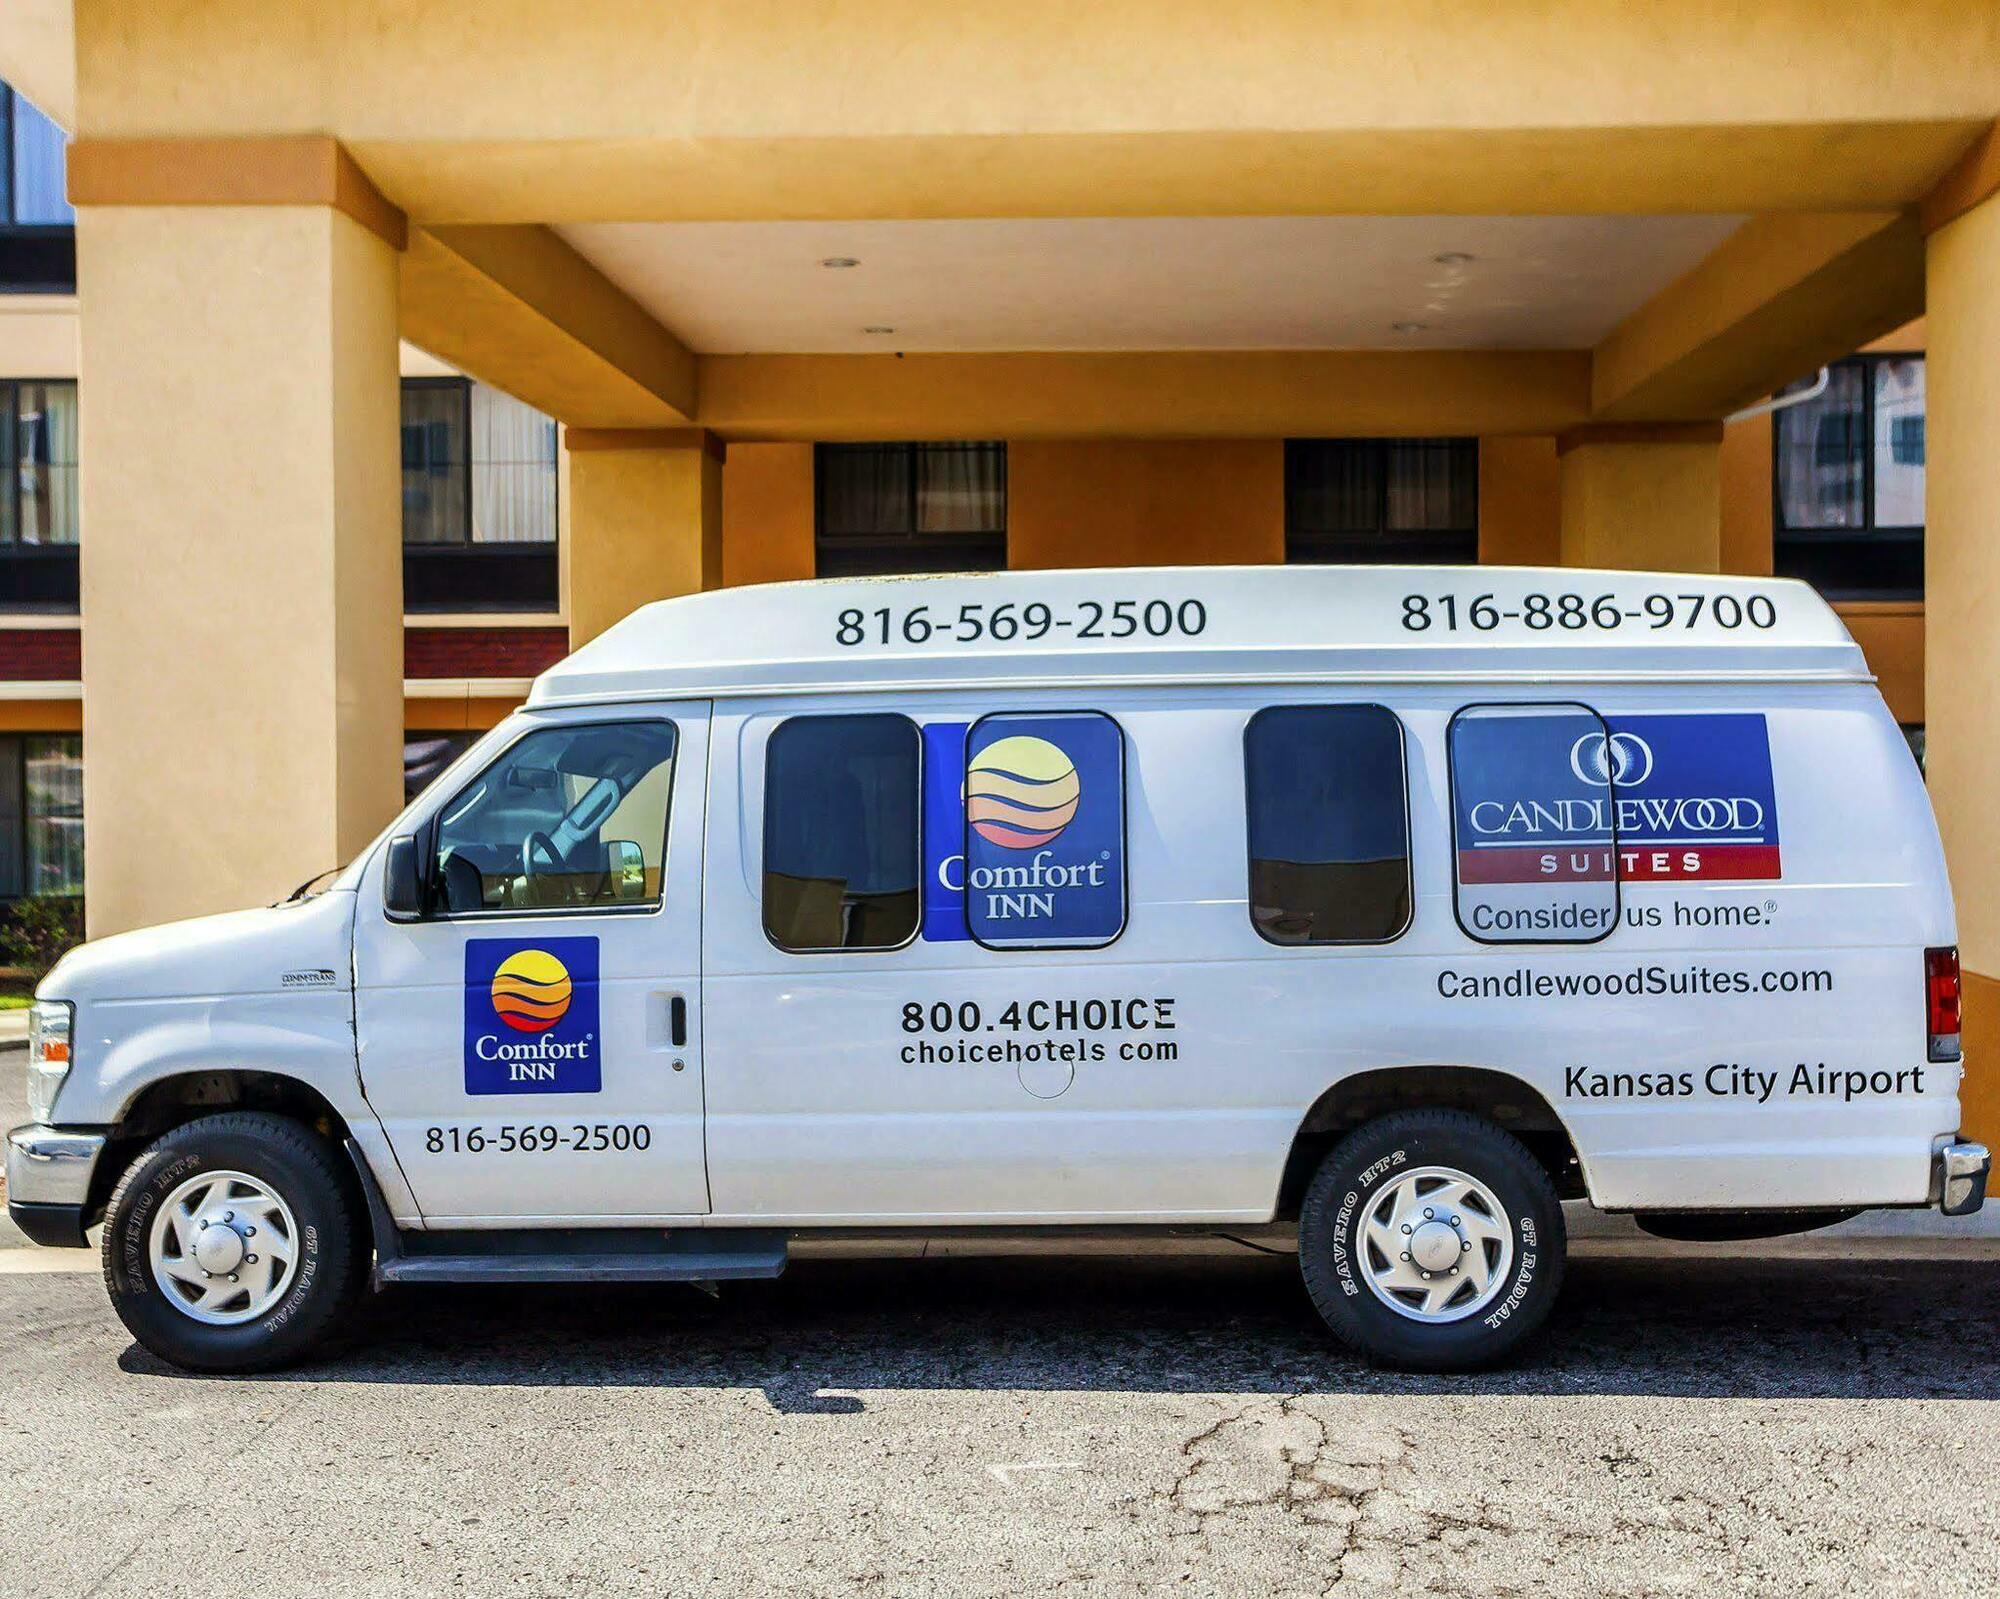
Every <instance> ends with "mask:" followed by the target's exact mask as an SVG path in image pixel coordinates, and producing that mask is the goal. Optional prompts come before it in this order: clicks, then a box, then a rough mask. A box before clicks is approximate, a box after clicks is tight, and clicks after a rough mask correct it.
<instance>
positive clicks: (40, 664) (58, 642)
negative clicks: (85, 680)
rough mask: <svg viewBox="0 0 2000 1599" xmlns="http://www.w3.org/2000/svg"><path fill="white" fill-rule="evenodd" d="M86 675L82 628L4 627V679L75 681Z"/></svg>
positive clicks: (0, 651)
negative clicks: (84, 670) (84, 673)
mask: <svg viewBox="0 0 2000 1599" xmlns="http://www.w3.org/2000/svg"><path fill="white" fill-rule="evenodd" d="M82 676H83V631H82V629H80V628H74V627H10V628H0V682H13V683H74V682H77V681H78V680H80V679H81V678H82Z"/></svg>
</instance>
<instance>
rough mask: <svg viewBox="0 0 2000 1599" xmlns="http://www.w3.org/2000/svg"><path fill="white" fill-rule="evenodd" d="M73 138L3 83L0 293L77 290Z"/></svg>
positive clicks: (0, 102) (0, 104)
mask: <svg viewBox="0 0 2000 1599" xmlns="http://www.w3.org/2000/svg"><path fill="white" fill-rule="evenodd" d="M68 144H69V138H68V136H67V135H66V134H65V133H64V132H63V131H62V129H61V128H59V127H57V126H56V125H55V124H54V123H53V122H51V121H50V120H49V119H48V118H47V117H45V116H43V115H42V113H41V112H40V111H38V110H36V109H35V107H34V105H33V104H32V103H31V102H29V101H28V100H26V99H24V98H23V97H22V96H20V95H18V94H16V93H15V92H14V91H13V90H12V89H10V88H8V87H7V86H6V85H5V84H4V83H0V293H8V294H37V293H41V294H74V293H75V292H76V213H75V212H74V211H72V210H71V209H70V205H69V201H68V200H67V199H66V198H65V197H64V181H63V165H64V151H65V149H66V148H67V147H68Z"/></svg>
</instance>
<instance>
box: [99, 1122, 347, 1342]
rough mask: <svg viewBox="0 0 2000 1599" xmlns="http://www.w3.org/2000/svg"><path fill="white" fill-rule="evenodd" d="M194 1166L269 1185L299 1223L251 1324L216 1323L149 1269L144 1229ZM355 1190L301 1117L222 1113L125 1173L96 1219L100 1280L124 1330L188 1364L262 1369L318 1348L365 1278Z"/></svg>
mask: <svg viewBox="0 0 2000 1599" xmlns="http://www.w3.org/2000/svg"><path fill="white" fill-rule="evenodd" d="M203 1171H238V1172H243V1173H246V1174H247V1175H249V1176H252V1177H255V1178H257V1179H258V1180H259V1181H260V1182H264V1183H267V1184H268V1185H269V1186H270V1188H271V1189H272V1190H273V1191H274V1192H275V1193H277V1194H279V1195H280V1196H282V1198H283V1199H284V1201H285V1204H286V1205H287V1206H289V1207H290V1209H291V1212H292V1216H293V1218H294V1220H295V1221H296V1223H297V1231H298V1237H297V1240H296V1242H297V1244H298V1249H299V1253H298V1257H297V1261H296V1264H295V1266H294V1267H293V1271H292V1278H291V1282H290V1285H289V1288H288V1289H287V1291H286V1292H285V1294H284V1297H283V1298H282V1299H280V1300H279V1301H278V1302H277V1303H275V1304H273V1305H272V1306H271V1307H270V1308H269V1309H268V1310H267V1311H266V1312H265V1313H264V1314H263V1315H262V1316H260V1317H258V1318H257V1319H256V1320H254V1321H245V1322H241V1323H237V1324H235V1325H231V1326H214V1325H210V1324H208V1323H205V1322H201V1321H197V1320H195V1319H194V1318H193V1317H192V1316H190V1315H188V1314H187V1313H186V1312H185V1311H183V1310H181V1309H180V1308H179V1306H178V1305H177V1304H175V1303H174V1301H173V1298H172V1297H171V1295H170V1293H169V1292H168V1290H166V1289H164V1288H162V1287H161V1285H160V1284H159V1282H157V1281H156V1280H155V1278H154V1276H153V1270H152V1264H151V1259H150V1253H149V1250H150V1238H149V1235H150V1232H151V1229H152V1224H153V1220H154V1216H155V1213H156V1211H157V1209H158V1207H159V1206H160V1205H162V1204H163V1203H165V1201H166V1200H167V1198H168V1196H169V1195H170V1194H172V1193H173V1191H174V1190H175V1189H177V1188H178V1187H180V1185H181V1184H182V1183H184V1182H186V1181H187V1180H188V1179H189V1178H190V1177H193V1176H196V1175H198V1174H199V1173H201V1172H203ZM366 1242H367V1235H366V1232H365V1230H364V1228H363V1226H362V1224H361V1220H360V1210H359V1205H358V1202H357V1200H356V1198H355V1196H354V1187H353V1184H352V1182H351V1181H350V1180H349V1178H348V1176H347V1173H346V1172H345V1170H344V1169H343V1166H342V1161H341V1155H340V1152H339V1151H338V1150H337V1149H335V1148H334V1146H333V1145H331V1144H329V1143H328V1142H327V1141H326V1140H325V1139H324V1138H322V1137H320V1135H319V1134H318V1133H316V1132H314V1131H313V1130H312V1129H311V1128H310V1127H307V1126H305V1125H304V1124H303V1123H301V1122H296V1121H293V1120H291V1119H290V1118H288V1117H284V1116H271V1115H266V1114H263V1113H262V1112H256V1111H230V1112H227V1113H225V1114H222V1115H218V1116H204V1117H202V1118H201V1119H200V1120H199V1121H192V1122H188V1123H186V1124H185V1125H183V1126H180V1127H176V1128H175V1129H174V1130H173V1131H172V1132H170V1133H167V1134H165V1135H164V1136H162V1137H160V1138H158V1139H156V1140H155V1141H154V1142H153V1143H152V1144H150V1145H148V1146H147V1147H146V1149H145V1151H144V1152H143V1153H142V1154H140V1156H139V1158H138V1159H137V1160H135V1161H133V1162H132V1164H131V1165H130V1166H129V1167H128V1168H126V1171H125V1175H124V1176H123V1177H121V1178H120V1179H119V1182H118V1186H117V1188H116V1189H115V1190H113V1192H112V1195H111V1203H110V1206H109V1208H108V1209H107V1211H106V1213H105V1219H104V1286H105V1287H106V1289H107V1290H109V1292H110V1294H111V1304H112V1308H113V1309H114V1310H116V1311H117V1312H118V1318H119V1320H121V1321H122V1322H124V1323H125V1325H126V1327H127V1328H129V1329H130V1330H131V1333H132V1336H133V1337H134V1338H136V1339H138V1340H139V1342H140V1343H141V1344H143V1345H145V1347H146V1348H147V1349H149V1350H151V1351H152V1352H153V1353H154V1354H156V1355H158V1356H159V1357H160V1358H161V1359H162V1360H165V1361H168V1362H170V1363H172V1364H173V1365H176V1366H180V1367H184V1368H185V1369H187V1370H189V1371H213V1372H250V1371H268V1370H270V1369H272V1368H273V1367H276V1366H284V1365H289V1364H291V1363H292V1362H294V1361H297V1360H301V1359H304V1358H305V1357H306V1356H308V1355H311V1354H313V1353H315V1352H316V1351H322V1350H324V1349H325V1348H327V1347H328V1345H329V1344H330V1342H331V1341H332V1340H333V1339H334V1337H335V1336H336V1335H337V1334H338V1333H339V1331H340V1330H341V1329H342V1327H343V1324H344V1323H345V1322H346V1321H347V1320H348V1317H349V1313H350V1312H351V1311H352V1309H353V1307H354V1303H355V1301H356V1300H357V1299H358V1298H359V1297H360V1294H361V1290H362V1288H363V1286H364V1285H365V1283H366V1281H367V1267H366V1255H365V1252H364V1245H365V1244H366Z"/></svg>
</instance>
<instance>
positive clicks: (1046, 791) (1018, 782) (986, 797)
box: [965, 734, 1083, 849]
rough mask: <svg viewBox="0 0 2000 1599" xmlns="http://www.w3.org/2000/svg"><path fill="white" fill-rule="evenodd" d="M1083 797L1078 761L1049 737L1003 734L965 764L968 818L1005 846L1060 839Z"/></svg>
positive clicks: (985, 835)
mask: <svg viewBox="0 0 2000 1599" xmlns="http://www.w3.org/2000/svg"><path fill="white" fill-rule="evenodd" d="M1082 798H1083V784H1082V782H1081V781H1080V780H1079V779H1078V777H1077V775H1076V763H1075V762H1074V761H1072V760H1071V759H1070V758H1069V757H1068V756H1067V755H1065V754H1064V753H1063V752H1062V751H1061V750H1060V749H1058V748H1057V747H1056V746H1055V745H1053V744H1051V743H1050V742H1049V741H1048V740H1047V739H1045V738H1030V737H1027V736H1026V735H1025V734H1018V735H1016V736H1015V737H1013V738H1003V739H999V740H997V741H996V742H994V743H992V744H989V745H987V746H986V748H985V749H983V750H981V751H980V752H979V754H978V755H977V756H975V757H974V758H973V761H972V764H971V765H969V766H968V767H967V768H966V769H965V819H966V820H967V821H968V822H970V823H971V824H972V830H973V832H975V833H977V834H978V835H979V836H980V837H981V838H983V839H985V840H986V842H987V843H989V844H998V845H999V846H1000V847H1001V848H1002V849H1033V848H1034V847H1035V846H1036V845H1037V844H1050V843H1053V842H1055V840H1056V839H1057V838H1058V837H1059V836H1060V835H1061V833H1062V830H1063V829H1064V828H1065V827H1067V826H1069V824H1070V823H1071V822H1072V821H1073V820H1074V819H1075V817H1076V807H1077V804H1078V802H1079V801H1081V800H1082Z"/></svg>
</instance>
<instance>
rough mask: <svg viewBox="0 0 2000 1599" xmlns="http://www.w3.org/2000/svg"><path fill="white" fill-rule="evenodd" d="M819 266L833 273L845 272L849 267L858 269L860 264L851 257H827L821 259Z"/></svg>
mask: <svg viewBox="0 0 2000 1599" xmlns="http://www.w3.org/2000/svg"><path fill="white" fill-rule="evenodd" d="M820 265H821V266H823V267H828V268H831V269H832V270H833V271H835V272H845V271H846V270H847V269H848V268H849V267H858V266H859V265H861V263H860V262H859V261H857V260H855V259H854V257H853V256H851V255H829V256H826V257H824V258H822V260H821V261H820Z"/></svg>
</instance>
